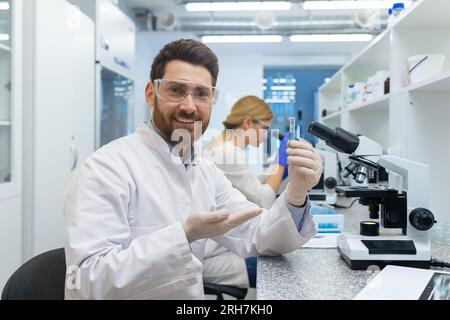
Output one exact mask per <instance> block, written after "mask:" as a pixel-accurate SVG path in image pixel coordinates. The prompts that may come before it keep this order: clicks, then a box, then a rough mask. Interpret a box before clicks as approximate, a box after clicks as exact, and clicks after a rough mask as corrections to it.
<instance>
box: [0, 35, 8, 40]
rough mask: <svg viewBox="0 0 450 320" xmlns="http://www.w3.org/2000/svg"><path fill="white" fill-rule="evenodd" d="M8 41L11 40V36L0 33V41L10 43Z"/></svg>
mask: <svg viewBox="0 0 450 320" xmlns="http://www.w3.org/2000/svg"><path fill="white" fill-rule="evenodd" d="M8 40H9V34H6V33H0V41H8Z"/></svg>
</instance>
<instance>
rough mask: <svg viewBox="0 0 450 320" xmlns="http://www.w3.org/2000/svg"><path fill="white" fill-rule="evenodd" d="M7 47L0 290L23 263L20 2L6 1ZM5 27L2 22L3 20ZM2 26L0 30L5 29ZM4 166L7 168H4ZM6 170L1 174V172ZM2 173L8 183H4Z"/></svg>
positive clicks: (1, 68) (1, 85)
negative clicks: (7, 7)
mask: <svg viewBox="0 0 450 320" xmlns="http://www.w3.org/2000/svg"><path fill="white" fill-rule="evenodd" d="M9 4H10V10H9V11H4V12H3V16H4V15H5V14H6V15H10V20H9V22H8V20H7V23H9V24H10V25H9V26H8V25H6V27H7V28H6V30H9V35H10V38H11V41H10V46H9V45H5V43H2V44H0V171H2V172H1V174H0V176H2V178H1V180H2V182H0V256H2V257H4V259H2V262H1V263H0V290H2V288H3V286H4V284H5V283H6V281H7V280H8V278H9V277H10V276H11V275H12V274H13V272H14V271H15V270H17V268H18V267H19V266H20V265H21V264H22V263H23V260H22V222H23V220H22V128H23V121H22V94H23V90H22V85H23V72H22V70H23V69H22V65H23V62H22V61H23V60H22V52H23V47H22V43H23V41H22V29H23V28H22V26H23V19H22V17H23V1H22V0H13V1H9ZM2 22H3V23H4V22H5V20H4V19H2ZM4 27H5V25H3V26H2V29H3V30H5V29H4ZM5 164H6V166H5ZM5 167H6V168H7V170H4V168H5ZM5 172H7V174H9V179H4V177H5ZM5 180H7V182H5Z"/></svg>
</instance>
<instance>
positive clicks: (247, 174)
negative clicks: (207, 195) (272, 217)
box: [205, 141, 276, 209]
mask: <svg viewBox="0 0 450 320" xmlns="http://www.w3.org/2000/svg"><path fill="white" fill-rule="evenodd" d="M208 151H209V152H208V153H205V155H206V156H207V158H209V159H210V160H211V161H213V162H214V163H215V164H216V166H217V167H218V168H219V169H220V170H222V171H223V173H224V174H225V176H226V177H227V178H228V180H230V182H231V184H232V185H233V187H235V188H236V189H238V190H239V191H240V192H242V193H243V194H244V196H246V197H247V199H248V200H249V201H251V202H253V203H255V204H257V205H258V206H260V207H261V208H266V209H269V208H270V207H271V206H272V205H273V203H274V202H275V199H276V193H275V192H274V190H273V189H272V187H271V186H269V185H267V184H264V183H263V182H261V180H260V179H259V178H258V177H257V176H256V175H255V174H254V173H253V172H252V171H251V170H250V169H249V167H248V166H247V161H246V155H245V151H244V150H242V149H241V148H239V147H236V146H235V145H234V144H233V143H232V142H231V141H225V142H224V143H222V144H220V145H218V146H216V147H214V148H212V149H210V150H208Z"/></svg>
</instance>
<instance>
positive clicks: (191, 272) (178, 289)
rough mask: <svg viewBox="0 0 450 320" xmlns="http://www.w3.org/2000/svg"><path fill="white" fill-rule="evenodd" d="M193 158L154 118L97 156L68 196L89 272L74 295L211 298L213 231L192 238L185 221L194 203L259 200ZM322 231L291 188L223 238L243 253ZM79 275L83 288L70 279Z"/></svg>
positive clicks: (74, 237) (75, 251)
mask: <svg viewBox="0 0 450 320" xmlns="http://www.w3.org/2000/svg"><path fill="white" fill-rule="evenodd" d="M197 161H198V163H197V165H189V166H188V167H187V168H186V167H185V166H184V164H183V163H182V162H181V160H180V159H179V158H177V157H173V156H172V155H171V153H170V150H169V147H168V145H167V143H166V142H165V141H164V140H163V139H162V138H161V137H160V136H159V135H158V134H156V133H155V132H154V131H153V130H151V129H150V128H149V127H148V126H147V125H145V124H143V125H142V126H140V127H139V128H138V129H137V131H136V132H135V133H134V134H132V135H130V136H128V137H125V138H122V139H119V140H116V141H114V142H112V143H110V144H109V145H107V146H105V147H103V148H101V149H100V150H98V151H97V152H96V153H94V155H92V156H91V157H89V158H88V159H87V160H86V161H85V162H84V163H83V165H82V166H81V168H80V169H79V170H78V172H77V173H76V174H75V175H74V178H73V179H72V181H71V183H70V184H69V186H68V189H67V192H66V197H65V207H64V213H65V224H66V235H67V244H66V262H67V266H68V268H70V269H68V270H74V266H75V267H79V268H78V269H77V271H78V275H79V277H78V278H76V279H78V280H79V282H78V283H77V281H73V275H72V276H71V275H69V276H68V279H69V277H72V278H71V280H70V281H67V283H66V291H65V294H66V299H202V298H204V294H203V283H202V259H203V254H204V245H205V241H206V240H199V241H195V242H193V243H191V244H190V245H189V243H188V241H187V239H186V235H185V233H184V230H183V227H182V223H183V222H184V220H185V219H186V217H187V216H188V215H189V214H190V213H192V212H199V211H205V212H210V211H215V210H219V209H223V208H227V209H229V210H230V211H231V212H238V211H241V210H244V209H247V208H251V207H255V206H256V205H255V204H253V203H251V202H249V201H247V200H246V198H245V197H244V196H243V195H242V194H241V193H240V192H239V191H237V190H236V189H234V188H233V187H232V185H231V183H230V182H229V181H228V180H227V179H226V178H225V176H224V175H223V173H222V172H221V171H220V170H218V169H217V167H216V166H215V165H214V164H213V163H212V162H210V161H208V160H205V159H201V158H198V160H197ZM314 233H315V227H314V223H313V221H312V219H311V217H310V215H309V214H308V215H305V218H304V224H303V228H302V229H301V231H300V232H299V231H298V230H297V228H296V226H295V224H294V222H293V219H292V216H291V213H290V211H289V210H288V208H287V206H286V202H285V197H284V195H282V196H281V197H280V198H279V199H278V200H277V201H276V202H275V203H274V206H273V207H272V208H271V210H268V211H267V210H266V211H264V212H263V213H262V214H261V215H260V216H259V217H257V218H255V219H253V220H251V221H249V222H247V223H245V224H243V225H241V226H239V227H238V228H236V229H234V230H232V231H230V232H228V233H227V234H225V235H222V236H218V237H215V238H213V239H214V240H215V241H217V242H218V243H220V244H221V245H223V246H225V247H226V248H228V249H230V250H231V251H232V252H234V253H235V254H237V255H239V256H241V257H247V256H257V255H277V254H281V253H287V252H290V251H293V250H295V249H297V248H300V247H301V246H302V245H303V244H304V243H306V242H307V241H308V240H309V239H310V238H311V237H312V236H313V235H314ZM72 282H75V284H77V285H75V288H73V287H72V286H70V287H69V286H68V283H72Z"/></svg>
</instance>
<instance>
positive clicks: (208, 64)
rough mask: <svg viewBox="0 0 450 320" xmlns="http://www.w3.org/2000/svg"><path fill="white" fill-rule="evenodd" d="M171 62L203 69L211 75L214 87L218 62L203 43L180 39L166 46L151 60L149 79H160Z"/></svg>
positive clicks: (217, 72) (217, 73)
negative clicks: (176, 61)
mask: <svg viewBox="0 0 450 320" xmlns="http://www.w3.org/2000/svg"><path fill="white" fill-rule="evenodd" d="M173 60H181V61H184V62H187V63H190V64H193V65H198V66H203V67H205V68H206V69H207V70H208V71H209V73H210V74H211V78H212V81H213V86H216V84H217V77H218V75H219V61H218V59H217V56H216V55H215V54H214V52H212V50H211V49H210V48H208V47H207V46H206V45H204V44H203V43H201V42H199V41H196V40H192V39H180V40H176V41H173V42H170V43H168V44H166V45H165V46H164V48H162V49H161V51H160V52H159V54H158V55H157V56H156V57H155V60H153V65H152V71H151V74H150V79H151V80H152V81H155V80H157V79H161V78H162V77H163V76H164V73H165V71H166V65H167V64H168V63H169V62H170V61H173Z"/></svg>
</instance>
